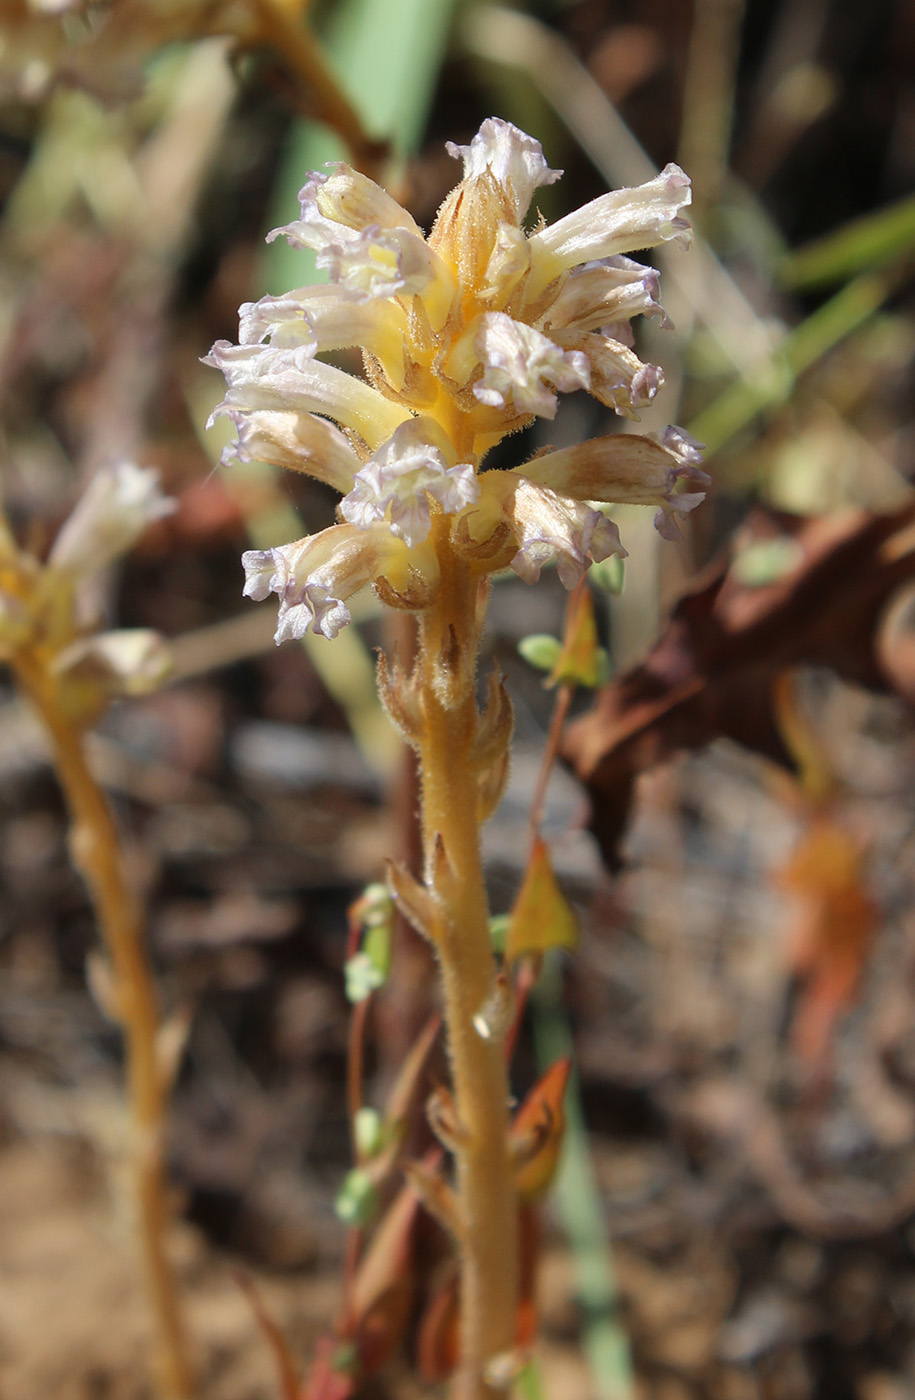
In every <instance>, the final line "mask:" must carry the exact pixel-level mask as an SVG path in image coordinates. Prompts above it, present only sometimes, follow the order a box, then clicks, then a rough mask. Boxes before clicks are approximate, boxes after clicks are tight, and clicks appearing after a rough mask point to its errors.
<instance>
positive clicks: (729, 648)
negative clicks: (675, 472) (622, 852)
mask: <svg viewBox="0 0 915 1400" xmlns="http://www.w3.org/2000/svg"><path fill="white" fill-rule="evenodd" d="M784 535H790V536H791V537H792V538H793V539H794V540H795V542H796V543H797V545H798V546H799V550H800V557H799V560H798V563H797V564H796V565H795V566H793V567H792V568H790V569H789V570H787V571H786V572H785V573H784V574H782V575H781V576H780V577H779V578H777V579H776V580H775V581H773V582H770V583H766V584H763V585H761V586H755V587H754V586H750V585H748V584H746V583H744V582H741V581H740V576H739V570H735V568H734V567H733V565H732V561H731V558H730V557H729V556H728V557H725V558H723V559H720V560H718V561H716V562H714V563H712V564H711V565H709V567H708V568H707V569H705V570H704V571H703V572H702V573H700V574H699V575H698V577H697V578H696V579H695V581H694V582H693V584H692V586H691V587H690V588H689V589H688V590H687V592H686V593H684V594H683V596H682V597H681V598H680V599H679V601H678V602H677V604H676V606H675V607H674V610H673V612H672V614H671V616H670V620H669V622H668V624H667V627H666V629H665V631H664V632H663V634H662V635H661V637H660V639H659V641H658V642H657V644H656V645H655V647H654V649H653V650H652V651H651V652H650V653H649V655H648V657H647V658H646V660H645V661H644V662H643V663H642V664H641V665H639V666H635V667H633V668H632V669H631V670H629V671H627V672H625V673H624V674H622V675H620V676H618V677H616V678H615V679H614V680H613V681H612V682H611V683H610V684H609V685H607V686H605V687H604V688H603V689H602V690H601V691H600V693H599V694H598V696H597V699H596V701H595V704H594V705H593V706H592V708H591V709H590V711H588V713H587V714H585V715H584V716H582V718H581V719H579V720H577V721H576V722H575V723H573V724H572V725H570V726H569V728H568V730H567V731H566V733H565V735H564V737H563V740H562V743H561V746H560V754H561V756H562V757H563V758H564V759H565V761H566V762H567V763H569V764H570V765H571V767H572V768H573V770H574V772H575V773H576V775H577V777H578V778H579V779H580V781H581V782H582V783H583V784H584V785H585V787H586V788H587V789H588V792H589V794H590V797H591V804H592V805H591V827H592V830H593V831H594V833H595V835H596V836H597V839H598V841H599V843H600V846H601V850H602V853H603V856H604V860H605V861H606V863H607V864H608V866H610V867H611V868H616V867H617V866H619V864H620V856H619V851H618V846H619V841H620V837H621V835H622V832H623V829H624V826H625V823H626V820H627V817H628V813H629V806H630V802H631V795H632V787H633V783H634V781H635V779H636V777H637V776H638V774H639V773H641V772H643V771H644V770H646V769H648V768H651V767H652V766H653V765H654V764H656V763H660V762H662V761H663V760H664V759H666V758H668V757H669V756H670V755H672V754H674V753H676V752H677V751H678V750H682V749H692V748H698V747H700V746H701V745H703V744H707V743H709V742H710V741H711V740H712V739H715V738H718V737H727V738H730V739H733V740H735V741H736V742H737V743H739V744H742V745H743V746H744V747H746V748H749V749H752V750H754V751H755V752H756V753H760V754H763V755H764V756H765V757H766V758H769V759H772V760H773V761H775V762H776V763H779V764H782V765H783V766H784V767H786V768H793V760H792V757H791V755H790V754H789V752H788V750H787V748H786V745H785V742H784V740H783V738H782V736H781V733H780V731H779V727H778V722H777V718H776V711H775V708H774V690H775V685H776V683H777V681H778V678H779V676H780V675H783V674H784V672H785V671H786V670H790V669H792V668H794V667H796V666H802V665H803V666H820V667H827V668H828V669H830V670H832V671H834V672H835V673H836V675H838V676H840V677H841V678H842V679H843V680H846V681H851V682H855V683H857V684H859V685H863V686H866V687H867V688H869V689H871V690H878V691H888V690H895V691H896V692H897V693H900V694H903V695H904V696H905V698H907V699H911V697H912V695H913V693H915V677H911V676H909V677H903V676H902V674H901V670H900V664H899V663H900V662H901V660H902V659H903V658H902V656H901V654H899V653H897V658H896V664H895V665H893V664H889V663H888V661H887V648H886V645H885V638H884V636H883V633H884V630H885V629H884V625H883V624H884V614H885V613H886V612H887V611H888V605H889V604H891V603H892V601H893V600H894V597H895V595H896V594H897V592H898V590H900V588H901V587H902V585H904V584H906V583H907V582H908V581H910V580H911V579H912V578H913V577H915V503H909V504H907V505H906V506H904V507H903V508H902V509H900V510H897V511H894V512H891V513H888V514H879V515H878V514H874V513H872V512H869V511H855V512H847V513H844V514H843V515H841V516H830V517H823V518H819V519H815V520H806V519H801V518H799V517H796V516H789V515H786V514H774V513H769V512H766V511H763V510H758V511H756V512H754V514H753V515H752V516H751V517H750V520H749V522H748V523H747V526H746V527H745V534H744V535H743V536H742V537H741V539H740V540H739V541H738V543H739V544H745V543H749V542H755V541H759V540H766V539H772V538H777V537H779V536H784Z"/></svg>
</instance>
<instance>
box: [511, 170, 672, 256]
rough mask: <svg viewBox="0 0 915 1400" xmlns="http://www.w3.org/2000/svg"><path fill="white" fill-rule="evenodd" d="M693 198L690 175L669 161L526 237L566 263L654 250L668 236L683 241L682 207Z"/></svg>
mask: <svg viewBox="0 0 915 1400" xmlns="http://www.w3.org/2000/svg"><path fill="white" fill-rule="evenodd" d="M691 201H692V187H691V185H690V181H689V176H688V175H686V174H685V172H684V171H682V170H681V169H680V167H679V165H673V164H670V165H666V166H665V167H664V169H663V170H662V171H661V173H660V175H657V176H656V177H655V178H654V179H653V180H649V181H647V182H646V183H645V184H644V185H637V186H635V187H634V188H632V189H619V190H610V191H609V192H608V193H607V194H602V195H599V196H598V198H597V199H592V200H591V202H590V204H585V205H583V206H582V208H580V209H576V210H574V211H573V212H572V213H571V214H566V216H565V218H562V219H559V220H558V221H557V222H556V223H554V224H548V225H547V227H546V228H544V229H541V230H540V231H539V232H537V233H535V234H532V235H531V240H530V241H531V244H532V247H533V249H535V250H536V252H538V253H547V254H552V256H553V257H554V258H555V259H557V260H558V262H559V263H560V264H561V265H563V266H565V267H575V266H577V265H578V264H580V263H585V262H589V261H591V260H592V259H595V258H606V257H612V256H614V255H616V254H617V253H629V252H632V250H633V249H636V248H653V247H655V245H656V244H658V243H666V242H668V241H669V240H671V239H677V240H678V241H679V242H680V243H682V244H684V245H685V244H688V242H689V240H690V239H691V237H692V229H691V228H690V226H689V224H688V223H687V221H686V220H685V219H681V218H680V210H681V209H685V208H686V206H687V205H688V204H689V203H690V202H691Z"/></svg>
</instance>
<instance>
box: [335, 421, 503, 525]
mask: <svg viewBox="0 0 915 1400" xmlns="http://www.w3.org/2000/svg"><path fill="white" fill-rule="evenodd" d="M431 433H436V434H437V435H438V436H439V437H440V436H441V430H440V429H436V425H435V424H434V423H432V422H431V421H430V420H424V419H420V418H411V419H409V420H408V421H407V422H406V423H402V424H401V425H400V427H399V428H398V429H397V431H396V432H395V434H394V436H393V437H392V438H390V439H389V440H388V442H386V443H384V444H383V446H382V447H380V448H379V449H378V451H377V452H376V453H374V455H373V456H372V457H370V458H369V460H368V461H367V462H366V464H365V466H364V467H362V468H361V469H360V471H358V472H357V473H356V481H355V485H354V487H353V489H352V491H350V493H349V495H347V496H345V497H344V498H343V501H342V502H341V504H340V512H341V514H342V516H343V518H344V520H348V521H349V522H350V524H352V525H359V526H361V527H362V528H363V529H366V528H367V527H368V526H369V525H370V524H372V522H373V521H381V520H384V519H385V517H386V516H388V513H389V512H390V516H389V519H390V527H391V532H392V534H394V535H397V536H399V538H400V539H402V540H403V541H404V542H405V543H406V544H407V545H410V546H413V545H415V544H419V543H420V541H421V540H424V539H425V538H426V536H427V535H428V533H429V527H430V524H431V516H430V501H436V502H437V503H438V505H439V506H440V508H441V509H442V510H443V511H444V513H445V514H446V515H454V514H456V513H457V512H458V511H459V510H461V509H462V507H463V506H466V505H468V504H470V502H472V501H475V500H476V499H477V497H478V496H479V494H480V487H479V482H478V481H477V478H476V475H475V473H474V469H473V464H472V463H470V462H459V463H458V464H457V465H456V466H453V467H449V466H448V463H447V461H446V459H445V457H444V455H443V453H442V451H441V450H440V448H439V447H438V446H436V445H435V444H434V441H430V436H431Z"/></svg>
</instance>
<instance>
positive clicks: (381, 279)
mask: <svg viewBox="0 0 915 1400" xmlns="http://www.w3.org/2000/svg"><path fill="white" fill-rule="evenodd" d="M317 263H318V267H320V268H322V269H323V270H324V271H325V272H326V273H327V275H328V277H329V278H330V280H331V282H333V283H334V284H335V285H338V286H340V287H342V288H343V289H344V290H345V291H347V292H349V293H350V294H351V295H352V296H354V297H360V298H368V297H394V296H409V295H413V294H415V293H418V292H424V291H425V290H426V289H427V287H428V286H429V285H430V283H432V282H434V281H435V280H436V279H437V278H439V277H440V276H442V275H443V273H444V269H443V268H442V265H441V263H440V262H439V259H438V258H437V257H436V256H435V254H434V253H433V252H432V249H431V248H430V247H429V245H428V244H427V243H426V240H425V239H424V238H423V237H422V236H421V235H419V234H416V233H409V232H408V231H407V230H405V229H387V230H382V229H379V228H378V227H373V228H368V229H365V230H364V232H362V233H360V234H359V235H358V236H357V237H356V238H353V239H348V240H346V241H345V242H338V243H331V244H328V245H327V247H326V248H324V249H322V251H321V252H320V253H319V254H318V258H317Z"/></svg>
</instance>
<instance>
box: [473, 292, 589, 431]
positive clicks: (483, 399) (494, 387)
mask: <svg viewBox="0 0 915 1400" xmlns="http://www.w3.org/2000/svg"><path fill="white" fill-rule="evenodd" d="M474 346H475V349H476V353H477V356H478V357H479V360H480V361H481V362H482V365H483V377H482V379H480V380H479V381H478V382H477V383H476V384H475V385H474V388H473V392H474V395H475V397H476V398H477V399H479V401H480V403H484V404H488V405H489V406H491V407H493V408H509V407H512V406H513V407H514V408H515V411H516V412H517V413H519V414H525V413H536V414H538V415H539V416H540V417H542V418H554V417H555V415H556V408H557V400H556V395H555V393H554V392H553V390H555V389H558V390H560V391H562V392H564V393H568V392H570V391H571V390H573V389H587V388H589V387H590V383H591V374H590V367H589V364H588V360H587V357H586V356H585V355H582V354H580V353H579V352H578V351H575V350H572V351H571V352H567V351H565V350H563V349H562V348H561V347H560V346H558V345H556V344H555V342H554V341H552V340H550V339H549V337H547V336H545V335H543V334H542V333H541V332H540V331H537V330H534V328H533V326H526V325H524V323H523V322H521V321H515V320H513V319H512V317H511V316H506V315H505V313H504V312H502V311H489V312H487V313H486V314H485V315H484V316H481V317H480V326H479V329H478V330H477V332H476V336H475V339H474Z"/></svg>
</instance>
